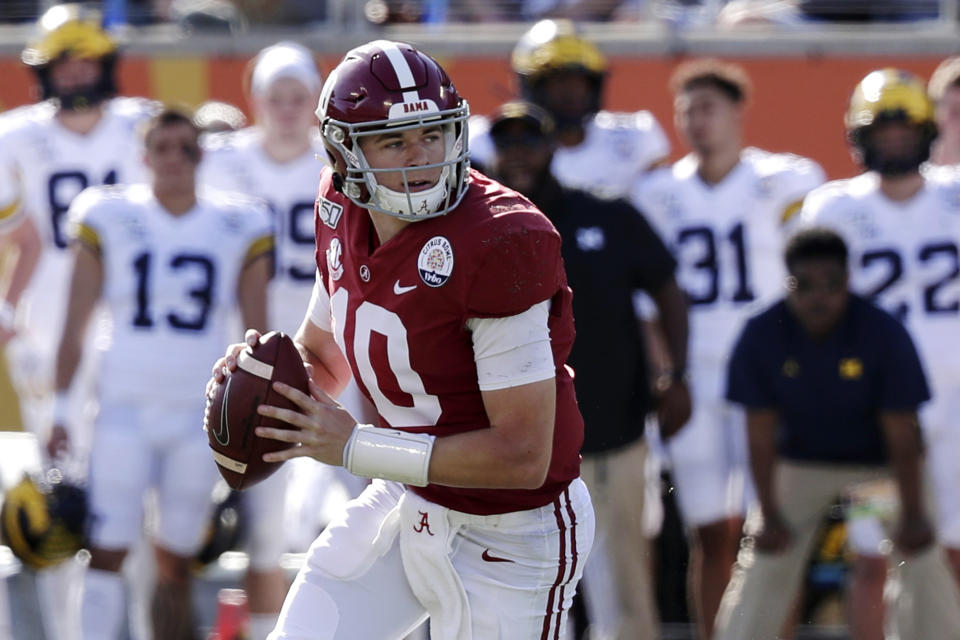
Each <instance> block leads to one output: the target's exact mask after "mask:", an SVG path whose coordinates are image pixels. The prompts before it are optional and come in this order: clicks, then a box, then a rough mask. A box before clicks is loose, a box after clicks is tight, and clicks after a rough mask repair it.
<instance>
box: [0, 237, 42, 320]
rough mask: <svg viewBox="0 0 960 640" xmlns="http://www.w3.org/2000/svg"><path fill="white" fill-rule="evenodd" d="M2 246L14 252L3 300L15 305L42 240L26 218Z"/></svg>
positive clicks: (27, 281) (26, 282)
mask: <svg viewBox="0 0 960 640" xmlns="http://www.w3.org/2000/svg"><path fill="white" fill-rule="evenodd" d="M5 240H6V241H5V243H4V248H5V249H6V248H9V249H11V250H12V251H13V252H14V258H13V260H14V262H13V267H12V269H11V273H10V279H9V283H8V285H7V289H6V291H4V293H3V298H2V299H3V300H4V301H6V302H7V304H9V305H10V306H11V307H14V308H15V307H16V306H17V303H18V302H19V301H20V297H21V296H22V295H23V292H24V291H25V290H26V288H27V285H28V284H29V283H30V279H31V278H32V277H33V272H34V271H35V270H36V268H37V263H38V262H39V261H40V252H41V249H42V240H41V239H40V234H39V233H38V232H37V228H36V226H34V224H33V223H32V222H31V221H29V220H26V221H24V222H23V223H21V224H20V225H19V226H18V227H17V228H16V229H15V230H13V231H12V232H11V233H10V235H9V236H7V238H6V239H5Z"/></svg>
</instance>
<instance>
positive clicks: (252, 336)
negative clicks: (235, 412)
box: [207, 329, 260, 398]
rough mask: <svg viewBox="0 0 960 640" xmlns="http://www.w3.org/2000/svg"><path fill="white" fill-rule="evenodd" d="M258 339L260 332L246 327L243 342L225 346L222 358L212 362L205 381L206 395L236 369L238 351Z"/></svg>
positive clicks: (254, 343) (253, 344)
mask: <svg viewBox="0 0 960 640" xmlns="http://www.w3.org/2000/svg"><path fill="white" fill-rule="evenodd" d="M259 340H260V332H259V331H257V330H256V329H247V331H246V333H244V334H243V342H237V343H234V344H231V345H230V346H228V347H227V351H226V353H225V354H224V355H223V357H222V358H220V359H219V360H217V361H216V362H214V363H213V371H212V372H211V373H212V375H211V376H210V380H208V381H207V397H208V398H211V397H213V395H214V390H215V389H216V387H217V385H218V384H223V381H224V380H226V379H227V376H229V375H230V374H231V373H232V372H234V371H236V370H237V357H238V356H239V355H240V352H241V351H243V350H244V349H246V348H247V347H251V348H252V347H254V346H256V344H257V342H258V341H259Z"/></svg>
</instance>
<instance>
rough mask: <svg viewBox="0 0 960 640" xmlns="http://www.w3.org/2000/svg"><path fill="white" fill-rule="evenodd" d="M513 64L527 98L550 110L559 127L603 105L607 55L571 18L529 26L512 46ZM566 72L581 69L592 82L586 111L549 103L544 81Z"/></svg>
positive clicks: (577, 122)
mask: <svg viewBox="0 0 960 640" xmlns="http://www.w3.org/2000/svg"><path fill="white" fill-rule="evenodd" d="M510 66H511V67H512V68H513V71H514V73H515V74H516V76H517V80H518V82H519V85H520V92H521V94H522V95H523V97H524V99H526V100H528V101H529V102H532V103H534V104H537V105H539V106H541V107H543V108H545V109H547V110H548V111H550V113H551V115H552V116H553V118H554V120H555V121H556V123H557V127H558V128H560V129H566V128H568V127H578V126H580V124H581V123H582V122H583V120H584V119H585V118H586V117H588V116H590V115H591V114H593V113H596V112H597V111H598V110H599V109H600V96H601V93H602V92H603V83H604V80H605V78H606V74H607V59H606V58H605V57H604V55H603V53H601V52H600V50H599V49H598V48H597V47H596V45H594V44H593V43H592V42H590V41H589V40H587V39H585V38H584V37H582V36H581V35H580V34H579V33H577V29H576V27H575V25H574V24H573V23H572V22H571V21H569V20H541V21H540V22H537V23H536V24H534V25H533V26H532V27H530V29H529V30H528V31H527V32H526V33H525V34H524V35H523V37H522V38H520V41H519V42H518V43H517V45H516V46H515V47H514V48H513V54H512V56H511V59H510ZM564 72H575V73H581V74H583V75H584V77H586V78H587V80H588V81H589V82H590V86H591V94H592V95H591V98H590V104H589V105H588V106H587V107H586V111H585V112H582V113H573V112H572V111H571V108H570V106H569V105H566V106H561V105H551V104H548V100H547V98H546V95H545V94H544V93H543V90H542V85H543V81H544V80H545V79H546V78H548V77H550V76H552V75H553V74H555V73H564ZM578 111H579V110H578Z"/></svg>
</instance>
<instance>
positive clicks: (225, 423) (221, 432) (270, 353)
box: [203, 331, 310, 489]
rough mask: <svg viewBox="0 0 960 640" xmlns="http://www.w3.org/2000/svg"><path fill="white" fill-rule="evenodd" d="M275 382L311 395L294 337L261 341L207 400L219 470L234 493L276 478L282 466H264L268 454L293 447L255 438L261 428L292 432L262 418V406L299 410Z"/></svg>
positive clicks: (274, 334) (207, 425)
mask: <svg viewBox="0 0 960 640" xmlns="http://www.w3.org/2000/svg"><path fill="white" fill-rule="evenodd" d="M274 382H283V383H285V384H288V385H290V386H291V387H293V388H295V389H299V390H300V391H302V392H304V393H306V394H309V393H310V387H309V382H308V378H307V371H306V369H305V368H304V366H303V359H302V358H301V357H300V352H299V351H297V347H296V346H295V345H294V343H293V340H292V339H291V338H290V336H288V335H287V334H285V333H282V332H279V331H271V332H270V333H267V334H265V335H263V336H261V337H260V341H259V342H258V343H257V345H256V346H254V347H253V348H251V347H247V348H246V349H244V350H243V351H241V352H240V355H239V356H238V357H237V369H236V371H234V372H233V373H231V374H230V376H229V377H228V378H227V379H226V380H225V381H224V382H223V383H221V384H220V385H218V386H217V388H216V392H215V393H214V395H213V397H211V398H207V408H206V411H205V412H204V417H203V428H204V430H205V431H206V432H207V439H208V441H209V443H210V448H211V449H212V450H213V459H214V461H216V463H217V468H218V469H219V470H220V474H221V475H222V476H223V478H224V480H226V481H227V484H228V485H230V487H231V488H232V489H247V488H249V487H252V486H253V485H255V484H256V483H258V482H260V481H261V480H263V479H264V478H267V477H268V476H270V475H271V474H272V473H274V472H275V471H276V470H277V469H279V468H280V465H281V464H282V463H279V462H264V461H263V454H265V453H268V452H272V451H280V450H282V449H286V448H288V447H289V446H290V445H289V443H286V442H280V441H278V440H270V439H267V438H261V437H260V436H258V435H256V433H255V432H254V430H255V429H256V428H257V427H261V426H263V427H275V428H279V429H288V428H290V425H288V424H287V423H285V422H281V421H279V420H275V419H273V418H268V417H266V416H261V415H260V414H258V413H257V407H258V406H260V405H261V404H269V405H273V406H275V407H283V408H287V409H294V410H297V407H296V405H294V404H293V403H292V402H290V401H289V400H287V399H286V398H284V397H283V396H282V395H280V394H279V393H277V392H276V391H274V390H273V383H274Z"/></svg>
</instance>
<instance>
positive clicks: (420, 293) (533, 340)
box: [210, 40, 594, 640]
mask: <svg viewBox="0 0 960 640" xmlns="http://www.w3.org/2000/svg"><path fill="white" fill-rule="evenodd" d="M317 115H318V117H319V118H320V127H321V132H322V134H323V137H324V143H325V145H326V147H327V150H328V152H329V155H330V160H331V164H332V165H333V167H332V168H331V169H325V170H324V173H323V174H322V176H321V181H320V194H319V198H318V201H317V221H316V227H317V247H318V249H317V267H318V276H317V283H316V286H315V289H314V296H313V299H312V301H311V306H310V309H309V311H308V315H307V317H306V318H305V319H304V322H303V324H302V325H301V328H300V331H299V333H298V336H297V340H298V342H299V345H300V347H301V351H302V353H303V355H304V359H305V362H306V363H307V364H308V365H310V371H311V373H312V376H313V385H312V388H311V391H312V393H311V396H309V397H308V396H306V395H304V394H301V393H299V392H296V391H294V390H292V389H289V388H287V387H283V386H278V390H279V391H280V392H281V393H283V394H284V395H286V396H287V397H289V398H291V399H292V400H293V401H294V402H295V403H296V404H297V405H298V406H299V407H300V411H299V412H295V411H284V410H281V409H278V408H275V407H269V406H262V407H261V408H260V412H261V413H262V414H264V415H270V416H275V417H277V418H279V419H281V420H284V421H286V422H288V423H289V424H290V426H292V427H293V430H276V429H266V428H262V429H259V430H258V433H259V434H260V435H261V436H264V437H269V438H274V439H277V440H281V441H284V442H290V443H295V444H297V445H299V446H296V447H292V448H291V449H288V450H287V451H284V452H281V453H279V454H276V455H270V456H265V459H267V460H285V459H289V458H292V457H294V456H302V455H308V456H312V457H314V458H316V459H318V460H321V461H323V462H326V463H328V464H335V465H339V464H343V465H344V466H345V467H346V468H347V469H348V470H349V471H351V472H352V473H354V474H357V475H362V476H367V477H372V478H374V481H373V483H372V484H371V485H370V486H369V487H368V489H367V490H365V491H364V493H363V494H362V495H361V496H360V497H359V498H357V499H356V500H354V501H352V502H350V503H348V505H347V507H346V509H345V510H344V512H343V513H342V514H341V516H340V517H339V518H338V519H335V520H334V521H333V522H332V523H331V524H330V526H329V527H328V528H327V529H326V530H325V531H324V533H323V534H321V536H320V537H319V538H318V539H317V540H316V541H315V542H314V544H313V545H312V547H311V549H310V552H309V555H308V560H307V562H306V563H305V565H304V567H303V568H302V570H301V572H300V574H299V576H298V577H297V579H296V581H295V583H294V585H293V587H292V588H291V591H290V593H289V594H288V596H287V600H286V602H285V604H284V608H283V611H282V612H281V615H280V622H279V624H278V625H277V628H276V630H275V631H274V633H273V634H271V636H270V637H271V638H272V639H274V640H280V639H293V638H297V639H304V640H305V639H307V638H310V639H312V640H316V639H318V638H327V639H333V638H384V639H388V638H402V637H403V636H404V635H405V634H406V633H407V632H408V631H409V630H410V629H413V628H415V627H416V626H417V625H419V624H420V623H421V622H422V621H423V620H424V619H426V618H427V617H429V618H430V628H431V634H432V636H433V637H438V638H458V639H461V640H462V639H470V638H476V639H478V640H479V639H481V638H493V637H511V638H531V639H532V638H541V637H554V635H555V634H557V633H559V629H560V628H562V627H563V624H564V620H565V618H566V615H567V610H568V608H569V606H570V602H571V599H572V597H573V594H574V591H575V590H576V586H577V583H578V581H579V579H580V575H581V573H582V569H583V562H584V559H585V556H586V554H587V553H588V552H589V549H590V546H591V543H592V540H593V530H594V520H593V509H592V506H591V504H590V499H589V495H588V493H587V491H586V488H585V486H584V484H583V482H582V481H581V480H580V479H579V467H580V455H579V448H580V442H581V440H582V437H583V421H582V419H581V417H580V414H579V412H578V410H577V406H576V401H575V397H574V392H573V380H572V376H571V373H570V371H569V370H568V369H567V367H566V366H565V364H564V362H565V359H566V356H567V354H568V353H569V351H570V347H571V343H572V341H573V318H572V316H571V312H570V295H571V294H570V290H569V288H568V287H567V283H566V277H565V274H564V270H563V263H562V260H561V258H560V237H559V234H558V233H557V231H556V230H555V229H554V228H553V226H552V225H551V224H550V222H549V221H548V220H547V218H546V217H545V216H544V215H543V214H542V213H540V212H539V211H537V210H536V208H535V207H534V206H533V205H532V204H531V203H530V202H529V201H528V200H526V199H525V198H523V197H522V196H520V195H519V194H517V193H515V192H513V191H510V190H508V189H506V188H505V187H503V186H501V185H499V184H498V183H496V182H493V181H491V180H489V179H488V178H486V177H484V176H483V175H482V174H479V173H477V172H474V171H470V170H469V168H468V161H467V145H466V119H467V117H468V115H469V112H468V107H467V103H466V101H465V100H463V99H462V98H461V97H460V96H459V95H458V93H457V91H456V89H455V88H454V86H453V84H452V83H451V81H450V79H449V78H448V76H447V74H446V73H445V72H444V70H443V69H442V68H441V67H440V66H439V65H438V64H437V63H436V62H435V61H434V60H433V59H432V58H430V57H428V56H427V55H425V54H423V53H421V52H420V51H418V50H416V49H414V48H413V47H411V46H409V45H406V44H402V43H396V42H388V41H384V40H378V41H375V42H371V43H368V44H366V45H363V46H361V47H358V48H356V49H354V50H352V51H350V52H349V53H348V54H347V55H346V57H345V58H344V59H343V61H342V62H341V63H340V64H339V65H338V66H337V68H336V69H335V70H334V71H333V72H332V74H331V75H330V77H329V78H328V79H327V82H326V84H325V85H324V88H323V92H322V94H321V99H320V106H319V107H318V109H317ZM247 337H248V340H252V339H255V337H256V333H255V332H249V335H248V336H247ZM242 347H243V345H234V346H232V347H231V348H230V349H229V350H228V353H227V356H225V358H223V359H221V360H219V361H218V362H217V363H216V364H215V365H214V377H213V379H212V380H211V382H210V390H211V391H212V390H213V388H214V385H215V384H217V383H219V382H222V380H223V378H224V373H223V371H222V369H223V368H224V367H226V368H227V369H228V370H229V369H232V368H235V366H236V357H235V356H236V353H238V351H239V350H240V349H241V348H242ZM351 373H352V374H353V376H354V377H355V378H356V380H357V382H358V384H359V385H360V387H361V389H362V390H363V392H364V393H365V395H367V396H368V397H369V398H370V400H371V401H372V402H373V403H374V405H375V406H376V408H377V411H378V414H379V424H378V425H363V424H357V421H356V420H355V419H354V418H353V417H352V416H351V415H350V414H349V413H348V412H346V411H345V410H344V409H343V408H342V407H340V406H339V405H338V404H337V403H336V402H335V401H334V400H332V399H331V398H332V396H334V395H335V394H336V393H337V391H338V390H339V389H340V388H342V387H343V385H344V384H345V382H346V380H347V379H348V378H349V377H350V375H351ZM371 602H376V603H377V612H376V615H370V613H369V607H370V603H371Z"/></svg>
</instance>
